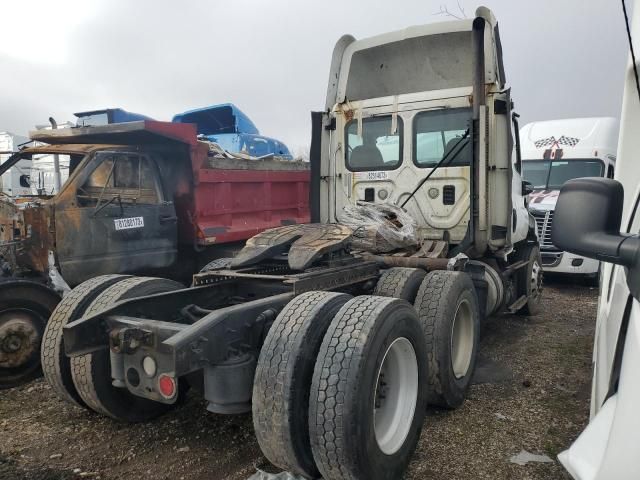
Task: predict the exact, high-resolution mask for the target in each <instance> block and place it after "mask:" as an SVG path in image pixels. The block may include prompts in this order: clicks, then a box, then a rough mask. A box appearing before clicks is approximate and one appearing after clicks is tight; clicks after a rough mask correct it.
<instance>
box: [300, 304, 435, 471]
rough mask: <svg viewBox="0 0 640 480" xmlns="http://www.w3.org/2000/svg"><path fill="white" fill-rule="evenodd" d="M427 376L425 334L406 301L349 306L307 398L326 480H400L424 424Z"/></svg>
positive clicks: (327, 342)
mask: <svg viewBox="0 0 640 480" xmlns="http://www.w3.org/2000/svg"><path fill="white" fill-rule="evenodd" d="M393 359H395V361H394V360H393ZM387 362H389V363H387ZM383 364H384V365H385V367H384V368H383ZM387 367H388V368H387ZM381 373H382V374H385V373H386V376H385V377H384V381H383V375H381ZM427 377H428V373H427V360H426V345H425V340H424V335H423V331H422V327H421V325H420V322H419V320H418V317H417V315H416V312H415V310H414V308H413V307H412V306H411V305H410V304H409V303H408V302H406V301H404V300H399V299H393V298H384V297H377V296H360V297H356V298H354V299H353V300H350V301H349V302H347V303H346V304H345V305H344V306H343V307H342V308H341V309H340V311H339V312H338V313H337V314H336V316H335V318H334V319H333V321H332V323H331V325H330V326H329V329H328V331H327V333H326V335H325V337H324V340H323V342H322V346H321V347H320V352H319V354H318V358H317V361H316V366H315V370H314V374H313V382H312V385H311V392H310V396H309V407H310V408H309V433H310V438H311V447H312V451H313V456H314V459H315V461H316V465H317V467H318V469H319V470H320V472H321V473H322V475H323V478H324V479H326V480H338V479H346V480H349V479H351V480H356V479H358V480H364V479H367V480H379V479H396V478H401V477H402V475H403V473H404V471H405V470H406V468H407V465H408V464H409V461H410V459H411V455H412V453H413V451H414V449H415V447H416V444H417V442H418V439H419V437H420V432H421V429H422V424H423V422H424V416H425V411H426V393H427V389H426V386H427V384H426V382H427ZM387 389H388V390H387ZM387 402H388V403H387ZM399 402H401V403H399ZM389 412H396V413H398V415H396V414H390V413H389ZM376 419H377V420H376ZM378 421H379V422H380V423H378Z"/></svg>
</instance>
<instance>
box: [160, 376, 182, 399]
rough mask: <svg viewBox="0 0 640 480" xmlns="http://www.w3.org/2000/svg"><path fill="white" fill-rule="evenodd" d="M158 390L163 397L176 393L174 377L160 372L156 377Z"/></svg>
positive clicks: (170, 396) (172, 395)
mask: <svg viewBox="0 0 640 480" xmlns="http://www.w3.org/2000/svg"><path fill="white" fill-rule="evenodd" d="M158 390H160V395H162V396H163V397H164V398H167V399H169V398H173V397H174V396H175V394H176V391H177V390H178V389H177V385H176V379H175V378H173V377H170V376H169V375H165V374H162V375H160V376H159V377H158Z"/></svg>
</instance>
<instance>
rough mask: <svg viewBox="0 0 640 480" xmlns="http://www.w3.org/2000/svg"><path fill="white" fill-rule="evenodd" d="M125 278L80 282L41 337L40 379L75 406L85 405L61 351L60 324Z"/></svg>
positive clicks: (67, 359) (83, 310)
mask: <svg viewBox="0 0 640 480" xmlns="http://www.w3.org/2000/svg"><path fill="white" fill-rule="evenodd" d="M125 278H129V277H128V276H127V275H100V276H98V277H94V278H92V279H90V280H87V281H86V282H83V283H81V284H80V285H78V286H77V287H76V288H74V289H73V290H71V291H70V292H69V293H68V294H67V295H65V296H64V298H63V299H62V301H61V302H60V303H59V304H58V306H57V307H56V308H55V310H54V311H53V312H52V313H51V317H50V318H49V322H48V323H47V328H46V329H45V331H44V335H43V337H42V349H41V352H40V361H41V363H42V371H43V372H44V378H45V379H46V381H47V383H48V384H49V385H50V386H51V388H52V389H53V391H54V393H55V394H56V395H57V396H58V397H59V398H60V399H61V400H64V401H65V402H67V403H70V404H71V405H75V406H77V407H85V408H86V405H85V403H84V401H83V400H82V398H80V395H79V394H78V391H77V390H76V387H75V385H74V384H73V378H72V375H71V359H70V358H69V357H67V356H66V355H65V352H64V338H63V336H62V333H63V329H64V326H65V325H66V324H67V323H69V322H73V321H74V320H78V319H79V318H81V317H82V315H83V314H84V312H85V310H86V309H87V307H88V306H89V305H90V304H91V302H93V301H94V300H95V298H96V297H97V296H98V295H100V294H101V293H102V292H103V291H105V290H106V289H107V288H109V287H110V286H111V285H113V284H115V283H117V282H120V281H122V280H124V279H125Z"/></svg>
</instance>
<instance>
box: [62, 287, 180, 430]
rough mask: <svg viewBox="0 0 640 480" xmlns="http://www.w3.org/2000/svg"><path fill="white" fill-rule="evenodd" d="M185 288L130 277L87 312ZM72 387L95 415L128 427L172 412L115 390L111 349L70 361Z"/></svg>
mask: <svg viewBox="0 0 640 480" xmlns="http://www.w3.org/2000/svg"><path fill="white" fill-rule="evenodd" d="M181 288H184V286H183V285H182V284H180V283H178V282H175V281H173V280H167V279H163V278H151V277H131V278H128V279H126V280H123V281H121V282H118V283H116V284H115V285H113V286H111V287H109V288H107V289H106V290H105V291H104V292H102V294H100V295H99V296H98V297H97V298H96V299H95V300H94V301H93V302H92V303H91V305H90V306H89V307H88V308H87V310H86V312H85V315H91V314H95V313H98V312H100V311H101V310H103V309H105V308H108V307H110V306H111V305H113V304H115V303H116V302H119V301H121V300H126V299H129V298H134V297H142V296H146V295H153V294H156V293H164V292H170V291H173V290H179V289H181ZM71 370H72V376H73V383H74V385H75V387H76V389H77V391H78V394H79V395H80V398H81V399H82V401H83V402H84V403H85V404H86V405H87V406H88V407H89V408H90V409H91V410H93V411H95V412H97V413H100V414H102V415H105V416H108V417H111V418H113V419H114V420H118V421H121V422H126V423H137V422H146V421H148V420H151V419H153V418H156V417H158V416H160V415H162V414H163V413H165V412H167V411H169V410H170V409H172V408H173V406H174V405H167V404H164V403H160V402H155V401H153V400H148V399H146V398H142V397H138V396H136V395H133V394H132V393H130V392H129V391H128V390H127V389H126V388H119V387H114V386H113V385H112V383H111V382H112V377H111V360H110V355H109V349H104V350H99V351H96V352H93V353H89V354H86V355H80V356H77V357H73V358H72V359H71Z"/></svg>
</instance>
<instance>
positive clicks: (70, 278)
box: [55, 152, 177, 285]
mask: <svg viewBox="0 0 640 480" xmlns="http://www.w3.org/2000/svg"><path fill="white" fill-rule="evenodd" d="M67 187H68V188H70V189H72V191H70V192H65V194H64V195H62V198H64V199H65V201H61V202H59V203H58V204H56V211H55V226H56V244H57V254H58V263H59V265H60V269H61V273H62V275H63V277H64V278H65V280H66V281H67V282H68V283H69V284H71V285H76V284H78V283H80V282H82V281H84V280H86V279H88V278H91V277H94V276H96V275H102V274H109V273H132V274H143V273H147V272H154V271H158V270H161V269H164V268H167V267H170V266H171V265H172V264H173V263H174V262H175V261H176V258H177V217H176V212H175V207H174V205H173V202H172V201H171V199H168V198H165V195H164V190H163V187H162V182H161V179H160V175H159V169H158V166H157V165H156V163H155V160H154V159H153V158H152V157H151V156H149V155H146V154H144V153H137V152H136V153H133V152H99V153H98V154H96V155H95V156H94V158H93V159H92V161H90V162H89V163H88V164H87V166H86V168H85V171H84V172H82V174H81V175H78V176H77V177H76V181H75V182H72V184H71V185H68V186H67Z"/></svg>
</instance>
